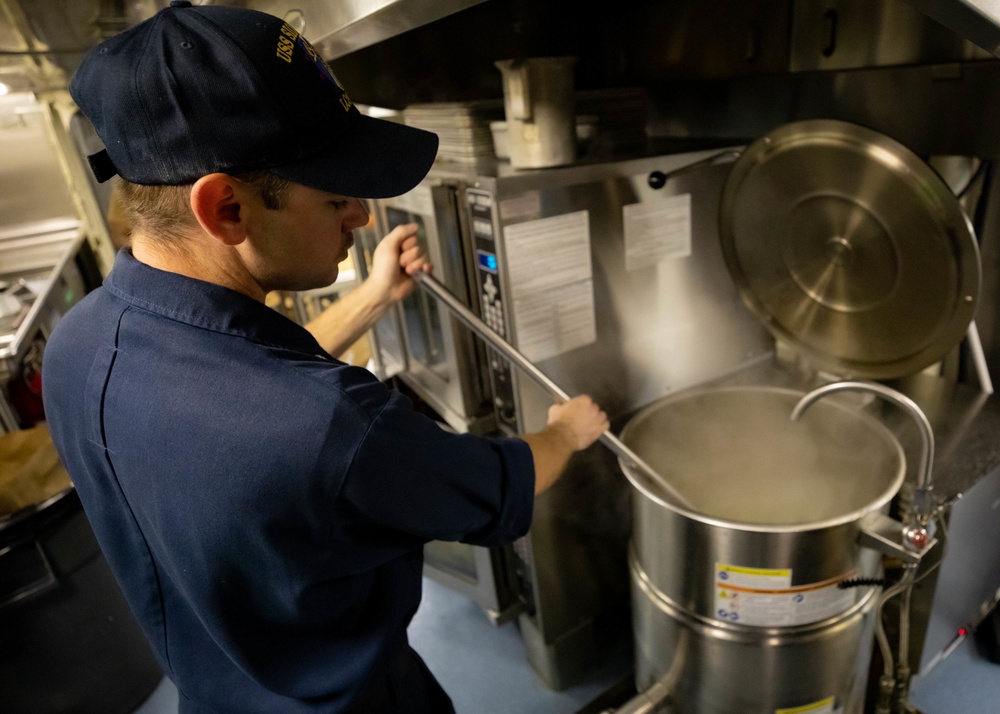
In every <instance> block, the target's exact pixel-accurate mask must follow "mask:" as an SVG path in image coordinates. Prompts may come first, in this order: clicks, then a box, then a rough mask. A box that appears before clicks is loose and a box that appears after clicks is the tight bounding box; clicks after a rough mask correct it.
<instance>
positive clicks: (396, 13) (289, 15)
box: [240, 0, 484, 60]
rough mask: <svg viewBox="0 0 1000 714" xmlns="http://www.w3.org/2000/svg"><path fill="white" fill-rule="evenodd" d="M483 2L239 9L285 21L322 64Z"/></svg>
mask: <svg viewBox="0 0 1000 714" xmlns="http://www.w3.org/2000/svg"><path fill="white" fill-rule="evenodd" d="M481 2H484V0H338V1H337V2H332V1H331V0H249V1H247V2H243V3H240V4H241V5H242V6H244V7H249V8H252V9H254V10H260V11H262V12H267V13H270V14H272V15H277V16H278V17H283V18H285V20H286V21H288V22H289V23H290V24H291V25H292V26H293V27H295V29H297V30H299V31H300V32H302V34H304V35H305V36H306V37H307V38H309V41H310V42H311V43H312V44H313V45H314V46H315V47H316V49H317V50H319V52H320V54H321V55H323V57H325V58H326V59H327V60H333V59H336V58H338V57H342V56H344V55H346V54H349V53H351V52H354V51H355V50H360V49H362V48H365V47H368V46H370V45H374V44H376V43H377V42H381V41H382V40H386V39H389V38H390V37H395V36H396V35H399V34H402V33H404V32H406V31H407V30H412V29H414V28H417V27H421V26H422V25H426V24H428V23H430V22H434V21H435V20H440V19H441V18H442V17H446V16H448V15H451V14H453V13H456V12H458V11H459V10H464V9H466V8H468V7H472V6H473V5H478V4H479V3H481Z"/></svg>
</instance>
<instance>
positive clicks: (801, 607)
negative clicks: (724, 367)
mask: <svg viewBox="0 0 1000 714" xmlns="http://www.w3.org/2000/svg"><path fill="white" fill-rule="evenodd" d="M801 396H802V395H801V394H800V393H798V392H796V391H793V390H789V389H780V388H775V387H766V386H763V387H732V388H718V389H701V390H695V391H689V392H685V393H681V394H679V395H677V396H673V397H668V398H665V399H662V400H660V401H658V402H655V403H653V404H652V405H650V406H648V407H646V408H645V409H643V410H642V411H640V412H639V413H638V414H636V415H635V416H634V417H633V418H632V419H631V420H630V421H629V422H628V424H627V425H626V427H625V429H624V430H623V431H622V440H623V441H624V442H625V443H626V445H628V446H629V447H630V448H632V449H633V450H634V451H635V452H637V453H638V454H639V455H640V456H641V457H642V458H644V459H645V460H646V461H647V462H648V463H649V464H650V466H652V467H653V468H654V469H655V470H656V471H657V472H659V473H661V474H663V475H664V476H665V477H667V478H668V479H669V480H670V482H671V483H672V485H673V486H674V487H675V488H677V489H678V490H679V491H680V492H681V493H682V495H683V496H684V497H685V498H686V499H687V500H688V502H689V503H691V504H692V508H691V509H687V508H682V507H679V506H676V505H673V502H672V501H671V499H670V498H669V495H668V494H665V493H664V492H663V491H662V489H661V488H659V487H658V486H657V484H656V483H655V482H653V481H652V480H650V479H649V478H648V477H646V476H644V475H643V474H642V473H639V472H637V471H635V470H633V469H628V468H625V469H624V470H625V473H626V476H627V477H628V478H629V480H630V482H631V483H632V485H633V486H635V492H634V515H635V518H634V522H633V541H632V553H631V561H632V563H631V570H632V575H631V578H632V591H633V601H634V603H635V620H634V626H633V627H634V633H635V639H636V652H637V668H638V669H637V672H636V679H637V686H638V687H639V688H640V690H641V689H643V688H646V687H648V686H650V685H651V684H653V683H654V682H657V681H663V680H664V679H668V680H669V681H670V687H671V689H672V691H673V693H674V694H673V696H674V698H675V705H676V707H677V709H676V711H677V712H699V713H702V712H710V713H711V714H722V713H724V712H725V713H728V712H732V713H733V714H737V713H739V714H743V713H744V712H747V711H777V710H781V709H793V710H796V711H799V710H798V709H795V708H796V707H807V706H814V705H815V706H816V707H817V708H816V709H815V711H829V712H838V713H839V712H842V711H843V712H853V711H857V712H860V711H861V708H860V707H861V706H862V705H863V697H864V687H863V686H861V685H859V682H858V677H859V676H861V675H859V672H862V673H863V671H866V668H867V663H868V654H869V651H870V643H871V639H870V637H869V636H868V634H865V633H868V632H869V629H870V627H871V622H870V618H868V617H867V613H868V612H870V610H871V608H872V606H873V604H874V603H873V600H874V598H873V597H872V591H871V589H869V588H847V589H843V588H840V587H838V583H840V582H841V581H843V580H848V579H851V578H856V577H876V576H879V575H880V574H881V563H880V555H879V553H877V552H875V551H873V550H868V549H866V548H864V547H862V545H861V544H860V542H859V541H860V540H861V539H862V534H863V532H864V531H865V529H866V526H867V525H868V524H869V523H870V522H871V521H872V520H873V519H877V518H878V517H880V516H882V515H884V511H885V510H886V509H887V507H888V504H889V502H890V501H891V500H892V498H893V497H894V496H895V495H896V493H897V491H898V490H899V488H900V486H901V485H902V482H903V478H904V475H905V459H904V456H903V452H902V449H901V447H900V445H899V443H898V442H897V441H896V439H895V438H894V437H893V435H892V434H891V433H890V432H889V430H888V429H886V428H885V427H884V426H883V425H882V424H881V423H879V422H878V421H877V420H876V419H874V418H872V417H869V416H868V415H865V414H863V413H860V412H858V411H855V410H853V409H849V408H847V407H845V406H842V405H840V404H837V403H834V402H830V401H826V402H823V403H822V404H817V405H816V406H817V407H821V409H818V410H817V411H816V413H810V415H809V418H806V419H802V420H801V421H799V422H793V421H791V419H790V414H791V412H792V410H793V408H794V406H795V404H796V402H797V401H798V399H799V398H800V397H801ZM862 666H863V667H864V670H862ZM707 676H710V677H711V686H710V687H708V686H706V681H705V677H707ZM748 696H749V697H750V699H748V698H747V697H748ZM827 701H829V702H836V703H837V704H836V705H837V707H843V708H833V705H832V704H831V706H830V708H827V709H824V708H822V706H824V704H823V703H824V702H827ZM801 711H809V712H812V711H814V710H813V709H801Z"/></svg>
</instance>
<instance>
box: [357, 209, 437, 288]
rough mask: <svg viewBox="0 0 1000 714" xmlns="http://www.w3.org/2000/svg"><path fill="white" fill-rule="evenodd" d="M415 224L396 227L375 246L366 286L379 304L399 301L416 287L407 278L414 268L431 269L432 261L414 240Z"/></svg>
mask: <svg viewBox="0 0 1000 714" xmlns="http://www.w3.org/2000/svg"><path fill="white" fill-rule="evenodd" d="M418 228H419V226H417V224H416V223H408V224H406V225H402V226H396V227H395V228H393V229H392V232H390V233H389V235H387V236H386V237H385V238H383V239H382V241H381V242H380V243H379V244H378V246H377V247H376V248H375V253H374V254H373V255H372V269H371V273H370V274H369V275H368V280H366V281H365V282H366V283H368V286H367V287H368V289H369V290H370V291H371V293H370V294H371V296H372V298H373V299H374V300H376V301H377V302H379V303H382V304H385V305H388V304H390V303H393V302H397V301H399V300H402V299H403V298H404V297H406V296H407V295H409V294H410V293H412V292H413V291H414V289H416V283H414V282H413V278H412V277H410V276H412V275H413V274H414V273H416V272H417V271H421V270H422V271H424V272H428V273H429V272H430V271H431V264H430V263H428V262H427V255H426V253H425V252H424V249H423V248H422V247H421V246H420V243H419V242H418V240H417V229H418Z"/></svg>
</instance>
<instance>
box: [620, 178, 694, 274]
mask: <svg viewBox="0 0 1000 714" xmlns="http://www.w3.org/2000/svg"><path fill="white" fill-rule="evenodd" d="M622 226H623V229H624V233H625V270H637V269H639V268H648V267H650V266H653V265H656V264H657V263H659V262H660V261H662V260H667V259H669V258H687V257H688V256H690V255H691V194H690V193H682V194H681V195H679V196H670V197H668V198H661V199H657V200H655V201H646V202H644V203H632V204H629V205H627V206H623V207H622Z"/></svg>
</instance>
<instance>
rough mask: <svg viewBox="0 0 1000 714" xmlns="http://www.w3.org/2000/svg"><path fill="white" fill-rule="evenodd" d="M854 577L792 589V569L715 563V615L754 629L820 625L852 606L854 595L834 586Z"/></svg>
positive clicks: (851, 573)
mask: <svg viewBox="0 0 1000 714" xmlns="http://www.w3.org/2000/svg"><path fill="white" fill-rule="evenodd" d="M853 576H854V572H853V571H852V572H850V573H846V574H845V575H843V576H842V577H838V578H833V579H831V580H827V581H824V582H820V583H810V584H807V585H796V586H794V587H793V586H792V571H791V569H772V568H745V567H741V566H736V565H730V564H727V563H716V564H715V616H716V617H717V618H718V619H720V620H726V621H728V622H736V623H739V624H742V625H753V626H757V627H786V626H791V625H805V624H809V623H811V622H819V621H820V620H825V619H826V618H828V617H832V616H833V615H836V614H838V613H841V612H843V611H845V610H847V609H848V608H849V607H851V605H853V604H854V599H855V593H854V592H853V591H852V590H850V589H845V590H842V589H840V588H838V587H837V583H839V582H840V581H841V580H845V579H847V578H850V577H853ZM804 711H811V710H808V709H807V710H804ZM817 711H823V710H817Z"/></svg>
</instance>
